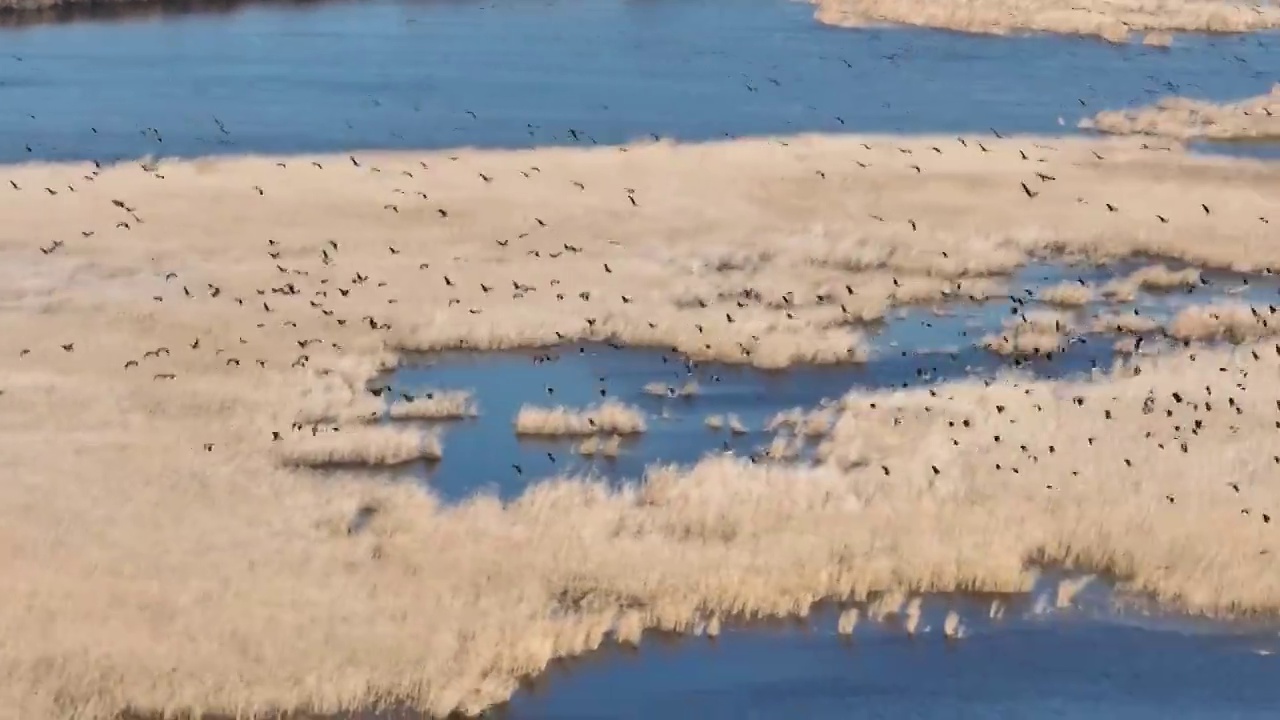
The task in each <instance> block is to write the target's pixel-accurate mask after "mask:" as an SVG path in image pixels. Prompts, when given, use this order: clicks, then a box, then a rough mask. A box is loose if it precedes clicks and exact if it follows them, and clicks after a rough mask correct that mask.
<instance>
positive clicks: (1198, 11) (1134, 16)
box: [811, 0, 1280, 46]
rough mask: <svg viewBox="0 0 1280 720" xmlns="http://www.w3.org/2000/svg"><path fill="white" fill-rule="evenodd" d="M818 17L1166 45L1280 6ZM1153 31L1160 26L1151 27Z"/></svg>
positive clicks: (907, 1) (1047, 4)
mask: <svg viewBox="0 0 1280 720" xmlns="http://www.w3.org/2000/svg"><path fill="white" fill-rule="evenodd" d="M811 1H812V2H813V4H814V5H816V6H817V11H816V13H815V17H817V19H818V21H819V22H823V23H826V24H828V25H838V26H842V27H865V26H868V25H877V24H885V23H897V24H903V25H919V26H923V27H935V28H943V29H946V30H958V31H961V32H971V33H989V34H992V35H1005V34H1008V33H1012V32H1019V31H1035V32H1051V33H1061V34H1067V35H1096V36H1098V37H1101V38H1105V39H1107V40H1110V41H1111V42H1125V41H1127V40H1128V39H1129V36H1130V33H1131V32H1139V33H1143V32H1145V33H1146V35H1145V37H1144V38H1143V39H1144V42H1146V43H1147V44H1149V45H1156V46H1167V45H1168V44H1169V43H1170V42H1171V41H1172V38H1170V37H1169V34H1168V31H1198V32H1248V31H1253V30H1266V29H1269V28H1276V27H1280V6H1277V5H1276V4H1275V3H1273V2H1271V1H1270V0H1257V1H1256V2H1237V1H1236V0H1111V1H1110V2H1108V1H1106V0H1077V1H1074V2H1070V3H1064V2H1060V1H1059V0H933V1H929V0H811ZM1150 31H1154V32H1150Z"/></svg>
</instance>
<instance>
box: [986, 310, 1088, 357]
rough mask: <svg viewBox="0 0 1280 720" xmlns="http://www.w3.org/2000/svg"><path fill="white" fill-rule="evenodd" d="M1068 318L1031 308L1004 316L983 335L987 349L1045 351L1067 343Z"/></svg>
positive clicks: (1018, 352) (1059, 348) (1011, 352)
mask: <svg viewBox="0 0 1280 720" xmlns="http://www.w3.org/2000/svg"><path fill="white" fill-rule="evenodd" d="M1071 327H1072V318H1071V317H1070V316H1069V315H1066V314H1064V313H1057V312H1047V311H1039V312H1031V313H1027V314H1025V315H1022V316H1019V317H1015V318H1011V319H1009V320H1007V321H1006V322H1005V324H1004V327H1003V328H1002V329H1001V331H1000V332H999V333H993V334H991V335H988V336H987V337H985V338H983V340H982V344H983V346H984V347H986V348H987V349H988V350H990V351H992V352H994V353H999V354H1000V355H1049V354H1052V353H1057V352H1061V351H1062V350H1063V349H1064V348H1065V347H1066V345H1067V340H1068V338H1067V333H1068V332H1070V331H1071Z"/></svg>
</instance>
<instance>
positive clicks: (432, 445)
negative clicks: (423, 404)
mask: <svg viewBox="0 0 1280 720" xmlns="http://www.w3.org/2000/svg"><path fill="white" fill-rule="evenodd" d="M277 453H278V456H279V458H280V461H281V462H283V463H285V464H286V465H299V466H317V467H319V466H326V465H368V466H378V465H402V464H404V463H408V462H413V461H415V460H439V459H440V458H442V457H444V455H443V446H442V444H441V442H440V434H439V433H438V432H422V431H418V430H409V429H403V428H395V427H389V426H371V425H357V426H354V427H347V428H339V429H333V430H328V431H325V432H319V433H316V434H314V435H309V434H305V433H301V434H296V435H293V436H290V437H288V438H287V439H286V440H285V441H284V442H282V443H280V445H279V446H278V448H277Z"/></svg>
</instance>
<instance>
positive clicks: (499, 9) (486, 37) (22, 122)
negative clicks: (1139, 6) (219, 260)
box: [0, 0, 1280, 161]
mask: <svg viewBox="0 0 1280 720" xmlns="http://www.w3.org/2000/svg"><path fill="white" fill-rule="evenodd" d="M0 45H2V46H3V49H4V50H3V53H0V161H15V160H31V159H67V158H97V159H113V158H119V157H138V156H141V155H145V154H155V155H168V156H191V155H202V154H210V153H226V152H236V153H241V152H273V153H290V152H304V151H305V152H321V151H337V150H346V149H350V148H438V147H458V146H469V145H476V146H504V147H512V146H530V145H545V144H571V143H574V142H579V143H583V144H589V143H591V142H599V143H621V142H627V141H630V140H633V139H636V138H640V137H645V136H648V135H649V134H651V133H653V134H658V135H661V136H664V137H676V138H681V139H687V140H701V139H714V138H722V137H724V136H726V135H734V136H740V135H753V134H770V133H795V132H802V131H824V132H838V131H859V132H910V133H920V132H948V133H949V132H977V131H982V132H986V131H987V129H988V128H990V127H996V128H997V129H1000V130H1002V131H1006V132H1015V131H1023V132H1040V133H1061V132H1071V131H1073V128H1074V125H1075V122H1076V121H1077V120H1078V119H1079V118H1081V117H1083V116H1085V115H1089V114H1092V113H1093V112H1096V111H1098V110H1101V109H1108V108H1120V107H1126V106H1130V105H1133V104H1136V103H1148V102H1151V101H1152V100H1154V99H1155V98H1156V97H1157V96H1160V95H1167V94H1188V95H1196V96H1204V97H1210V98H1215V99H1226V98H1233V97H1242V96H1246V95H1253V94H1258V93H1261V92H1265V91H1266V90H1267V89H1268V88H1269V87H1270V85H1271V83H1272V82H1275V81H1277V80H1280V35H1276V34H1263V35H1253V36H1214V37H1203V36H1202V37H1195V36H1189V37H1180V38H1179V39H1178V41H1177V43H1176V44H1175V45H1174V47H1173V48H1172V49H1170V50H1161V49H1153V48H1147V47H1143V46H1141V45H1125V46H1113V45H1110V44H1108V43H1104V42H1100V41H1097V40H1091V39H1085V38H1060V37H1051V36H1039V37H1024V38H1004V39H993V38H987V37H975V36H970V35H964V34H958V33H949V32H936V31H928V30H904V29H877V30H868V31H851V30H844V29H837V28H828V27H823V26H820V25H818V24H817V23H815V22H814V21H813V20H812V9H811V8H810V7H809V6H808V5H806V4H803V3H799V2H787V1H786V0H736V1H735V2H734V3H732V4H731V5H726V4H725V3H724V2H722V0H656V1H648V2H640V1H638V0H550V1H548V2H529V1H528V0H494V1H493V2H485V3H480V2H427V1H423V0H419V1H413V0H402V1H400V2H396V1H393V0H374V1H372V2H363V3H358V4H346V3H333V4H317V5H305V6H292V5H277V4H272V5H267V6H246V7H245V8H244V9H241V10H238V11H236V12H230V13H219V14H193V15H156V16H147V17H143V18H138V19H126V20H118V21H114V22H109V23H73V24H66V25H50V26H35V27H24V28H10V29H0ZM1081 101H1083V102H1084V103H1085V105H1084V106H1082V105H1081ZM468 111H470V112H472V113H474V114H475V116H474V117H472V116H471V115H469V114H468ZM215 118H216V119H217V122H215ZM1059 118H1061V119H1062V120H1063V122H1064V123H1065V125H1060V124H1059V122H1058V120H1059ZM219 122H220V123H221V128H222V129H220V127H219V125H218V123H219ZM148 128H153V129H154V130H155V131H158V132H152V131H149V130H148ZM570 128H573V129H574V130H576V131H578V132H579V140H577V141H575V140H573V139H572V137H571V136H570V134H569V129H570ZM224 129H225V132H224ZM28 148H30V151H28Z"/></svg>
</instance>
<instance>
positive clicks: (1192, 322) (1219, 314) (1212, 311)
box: [1167, 304, 1280, 345]
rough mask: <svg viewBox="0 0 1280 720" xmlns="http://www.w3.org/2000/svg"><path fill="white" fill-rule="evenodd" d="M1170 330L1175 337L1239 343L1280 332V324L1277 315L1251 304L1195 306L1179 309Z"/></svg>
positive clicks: (1177, 338) (1170, 333)
mask: <svg viewBox="0 0 1280 720" xmlns="http://www.w3.org/2000/svg"><path fill="white" fill-rule="evenodd" d="M1167 331H1168V334H1169V336H1170V337H1172V338H1174V339H1176V340H1227V341H1229V342H1232V343H1235V344H1237V345H1238V344H1240V343H1245V342H1249V341H1253V340H1258V339H1260V338H1265V337H1270V336H1272V335H1276V334H1280V323H1277V322H1276V317H1275V315H1274V314H1272V313H1270V312H1268V311H1266V310H1262V311H1260V310H1258V309H1257V308H1255V307H1252V306H1248V305H1238V304H1230V305H1227V304H1217V305H1196V306H1192V307H1188V308H1185V309H1183V310H1181V311H1179V312H1178V314H1177V315H1176V316H1175V317H1174V318H1173V321H1172V322H1171V323H1170V324H1169V327H1168V329H1167Z"/></svg>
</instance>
